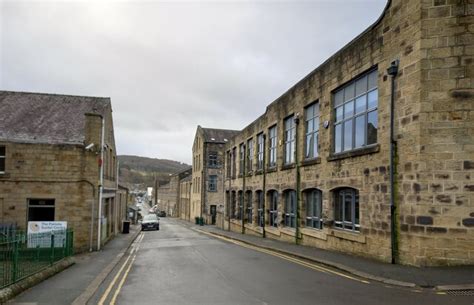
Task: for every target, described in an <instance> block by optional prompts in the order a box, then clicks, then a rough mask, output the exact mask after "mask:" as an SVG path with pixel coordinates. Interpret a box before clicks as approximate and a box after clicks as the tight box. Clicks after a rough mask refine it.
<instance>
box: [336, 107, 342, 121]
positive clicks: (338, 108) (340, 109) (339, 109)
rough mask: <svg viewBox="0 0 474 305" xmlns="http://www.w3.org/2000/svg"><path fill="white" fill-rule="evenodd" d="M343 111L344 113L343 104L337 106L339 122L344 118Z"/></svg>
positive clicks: (337, 119)
mask: <svg viewBox="0 0 474 305" xmlns="http://www.w3.org/2000/svg"><path fill="white" fill-rule="evenodd" d="M342 113H343V110H342V106H340V107H337V108H336V122H339V121H341V120H342V116H343V115H342Z"/></svg>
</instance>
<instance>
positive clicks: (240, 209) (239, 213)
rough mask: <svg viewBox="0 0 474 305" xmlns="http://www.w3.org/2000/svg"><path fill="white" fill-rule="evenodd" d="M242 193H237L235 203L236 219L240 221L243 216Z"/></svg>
mask: <svg viewBox="0 0 474 305" xmlns="http://www.w3.org/2000/svg"><path fill="white" fill-rule="evenodd" d="M244 200H245V199H244V192H243V191H238V192H237V203H238V209H237V219H238V220H242V217H243V215H244V211H243V209H244V204H245V202H244Z"/></svg>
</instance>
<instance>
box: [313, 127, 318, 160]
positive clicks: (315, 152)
mask: <svg viewBox="0 0 474 305" xmlns="http://www.w3.org/2000/svg"><path fill="white" fill-rule="evenodd" d="M318 143H319V132H316V133H315V134H314V136H313V157H317V156H318V155H319V150H318Z"/></svg>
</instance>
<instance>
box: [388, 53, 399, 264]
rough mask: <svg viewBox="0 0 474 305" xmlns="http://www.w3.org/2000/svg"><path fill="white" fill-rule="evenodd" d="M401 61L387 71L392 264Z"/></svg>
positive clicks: (395, 241)
mask: <svg viewBox="0 0 474 305" xmlns="http://www.w3.org/2000/svg"><path fill="white" fill-rule="evenodd" d="M398 65H399V60H398V59H396V60H394V61H392V62H391V63H390V67H389V68H388V69H387V73H388V75H390V76H391V94H390V225H391V230H390V240H391V252H392V253H391V254H392V264H396V263H397V262H398V225H397V215H398V211H397V203H396V194H395V193H396V189H397V188H396V184H397V181H396V168H395V167H396V159H397V141H396V140H395V136H394V123H395V77H396V76H397V74H398Z"/></svg>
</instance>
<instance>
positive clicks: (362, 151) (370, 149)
mask: <svg viewBox="0 0 474 305" xmlns="http://www.w3.org/2000/svg"><path fill="white" fill-rule="evenodd" d="M379 151H380V145H379V144H373V145H370V146H366V147H363V148H358V149H354V150H351V151H346V152H342V153H337V154H331V155H330V156H329V157H328V158H327V160H328V161H335V160H341V159H346V158H352V157H358V156H363V155H368V154H373V153H377V152H379Z"/></svg>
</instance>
